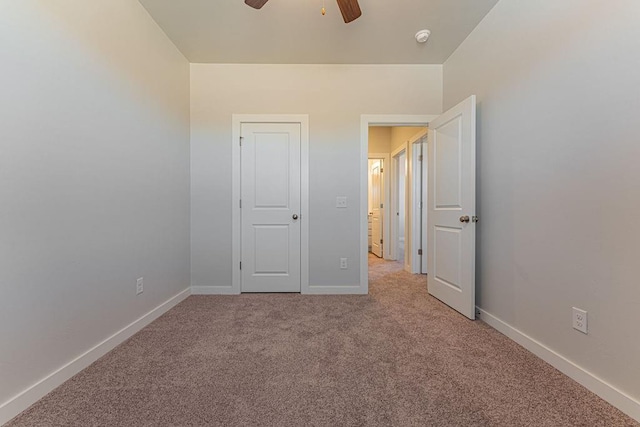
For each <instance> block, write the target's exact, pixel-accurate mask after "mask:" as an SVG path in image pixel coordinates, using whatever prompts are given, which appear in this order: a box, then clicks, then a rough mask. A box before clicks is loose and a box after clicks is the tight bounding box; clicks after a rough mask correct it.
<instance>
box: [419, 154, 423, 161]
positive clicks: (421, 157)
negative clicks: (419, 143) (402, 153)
mask: <svg viewBox="0 0 640 427" xmlns="http://www.w3.org/2000/svg"><path fill="white" fill-rule="evenodd" d="M422 159H423V156H422V154H420V155H419V156H418V161H419V162H421V161H422Z"/></svg>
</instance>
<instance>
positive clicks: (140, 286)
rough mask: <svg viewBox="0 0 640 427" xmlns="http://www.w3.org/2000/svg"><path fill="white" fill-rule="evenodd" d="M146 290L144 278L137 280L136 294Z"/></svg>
mask: <svg viewBox="0 0 640 427" xmlns="http://www.w3.org/2000/svg"><path fill="white" fill-rule="evenodd" d="M143 291H144V278H143V277H141V278H139V279H138V280H136V295H140V294H141V293H142V292H143Z"/></svg>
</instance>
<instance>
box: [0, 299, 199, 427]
mask: <svg viewBox="0 0 640 427" xmlns="http://www.w3.org/2000/svg"><path fill="white" fill-rule="evenodd" d="M189 295H191V289H190V288H187V289H185V290H183V291H181V292H180V293H178V294H177V295H175V296H173V297H171V298H169V299H168V300H167V301H165V302H163V303H162V304H160V305H159V306H157V307H156V308H154V309H153V310H151V311H149V312H148V313H147V314H145V315H143V316H142V317H140V318H139V319H137V320H135V321H133V322H132V323H130V324H129V325H127V326H125V327H124V328H122V329H120V330H119V331H118V332H116V333H115V334H113V335H111V336H110V337H109V338H107V339H105V340H104V341H102V342H101V343H99V344H97V345H96V346H94V347H92V348H91V349H89V350H87V351H86V352H84V353H83V354H81V355H80V356H78V357H76V358H75V359H73V360H71V361H70V362H68V363H67V364H66V365H64V366H62V367H61V368H59V369H57V370H56V371H54V372H52V373H51V374H49V375H47V376H46V377H44V378H43V379H41V380H40V381H38V382H37V383H35V384H33V385H32V386H30V387H29V388H27V389H26V390H24V391H22V392H20V393H19V394H18V395H16V396H14V397H12V398H11V399H9V400H8V401H6V402H4V403H2V404H1V405H0V425H3V424H5V423H7V422H9V421H10V420H11V419H13V418H14V417H16V416H17V415H18V414H20V413H21V412H22V411H24V410H25V409H27V408H28V407H29V406H31V405H33V404H34V403H36V402H37V401H38V400H40V399H42V398H43V397H44V396H46V395H47V394H48V393H49V392H51V391H52V390H53V389H55V388H56V387H58V386H59V385H61V384H62V383H64V382H65V381H67V380H68V379H70V378H71V377H73V376H74V375H76V374H77V373H78V372H80V371H82V370H83V369H85V368H86V367H88V366H89V365H91V364H92V363H93V362H95V361H96V360H98V359H99V358H101V357H102V356H104V355H105V354H107V353H108V352H109V351H111V350H113V349H114V348H115V347H116V346H118V345H119V344H121V343H123V342H124V341H125V340H127V339H128V338H130V337H131V336H132V335H134V334H135V333H136V332H138V331H140V330H141V329H142V328H144V327H145V326H147V325H149V324H150V323H151V322H153V321H154V320H156V319H157V318H158V317H160V316H161V315H163V314H164V313H166V312H167V311H169V309H171V308H173V307H174V306H176V305H177V304H178V303H180V302H181V301H183V300H184V299H186V298H187V297H188V296H189Z"/></svg>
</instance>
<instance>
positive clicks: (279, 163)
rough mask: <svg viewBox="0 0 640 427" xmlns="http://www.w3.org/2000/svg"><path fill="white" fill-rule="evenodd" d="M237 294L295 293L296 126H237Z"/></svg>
mask: <svg viewBox="0 0 640 427" xmlns="http://www.w3.org/2000/svg"><path fill="white" fill-rule="evenodd" d="M241 139H242V144H241V166H240V170H241V179H240V182H241V196H240V197H241V201H242V203H241V217H242V220H241V223H242V232H241V233H242V246H241V247H242V259H241V263H242V268H241V276H242V292H300V230H301V229H300V223H301V218H300V215H301V214H300V205H301V195H300V124H299V123H243V124H242V127H241Z"/></svg>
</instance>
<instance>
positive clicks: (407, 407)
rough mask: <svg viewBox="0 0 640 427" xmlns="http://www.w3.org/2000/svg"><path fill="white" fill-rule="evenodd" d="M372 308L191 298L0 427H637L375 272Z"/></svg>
mask: <svg viewBox="0 0 640 427" xmlns="http://www.w3.org/2000/svg"><path fill="white" fill-rule="evenodd" d="M370 277H371V294H370V295H369V296H301V295H293V294H288V295H242V296H193V297H190V298H188V299H187V300H186V301H184V302H183V303H181V304H180V305H179V306H177V307H176V308H174V309H173V310H171V311H170V312H169V313H167V314H166V315H164V316H162V317H161V318H160V319H158V320H157V321H155V322H154V323H153V324H151V325H150V326H149V327H147V328H145V329H144V330H143V331H141V332H140V333H138V334H137V335H135V336H134V337H133V338H131V339H130V340H129V341H127V342H125V343H124V344H122V345H121V346H119V347H118V348H116V349H115V350H114V351H113V352H111V353H109V354H108V355H107V356H105V357H104V358H102V359H101V360H99V361H98V362H96V363H94V364H93V365H92V366H90V367H89V368H88V369H86V370H85V371H83V372H82V373H80V374H78V375H77V376H75V377H74V378H73V379H71V380H70V381H68V382H67V383H65V384H64V385H62V386H61V387H59V388H58V389H56V390H55V391H53V392H52V393H51V394H49V395H48V396H47V397H45V398H44V399H42V400H41V401H40V402H38V403H37V404H35V405H34V406H33V407H31V408H30V409H28V410H27V411H25V412H24V413H23V414H22V415H20V416H19V417H18V418H16V419H15V420H14V421H13V422H12V423H11V424H9V425H10V426H13V427H15V426H98V425H100V426H145V425H147V426H156V425H173V426H196V425H200V426H204V425H225V426H233V425H243V426H258V425H265V426H302V425H324V426H346V425H351V426H357V425H371V426H377V425H395V426H623V425H624V426H634V425H638V424H636V423H635V422H634V421H632V420H631V419H629V418H628V417H626V416H624V415H623V414H622V413H620V412H619V411H618V410H616V409H614V408H613V407H612V406H610V405H608V404H607V403H605V402H604V401H602V400H601V399H599V398H598V397H596V396H595V395H593V394H592V393H590V392H588V391H587V390H586V389H584V388H583V387H581V386H579V385H578V384H577V383H575V382H573V381H572V380H570V379H569V378H567V377H565V376H564V375H562V374H560V373H559V372H558V371H556V370H555V369H553V368H552V367H550V366H549V365H547V364H545V363H544V362H542V361H541V360H539V359H537V358H536V357H535V356H533V355H532V354H530V353H529V352H527V351H526V350H524V349H523V348H521V347H519V346H518V345H516V344H515V343H513V342H512V341H510V340H509V339H507V338H505V337H504V336H502V335H501V334H499V333H498V332H496V331H495V330H493V329H491V328H490V327H488V326H487V325H486V324H484V323H482V322H480V321H475V322H471V321H469V320H467V319H465V318H464V317H462V316H460V315H459V314H457V313H455V312H453V311H452V310H450V309H449V308H447V307H446V306H444V305H443V304H441V303H440V302H438V301H437V300H435V299H433V298H431V297H429V296H428V294H427V292H426V279H425V278H424V276H412V275H410V274H408V273H405V272H404V271H401V268H400V267H399V266H398V265H397V264H396V263H388V262H384V261H381V260H378V259H373V260H372V271H371V275H370Z"/></svg>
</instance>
